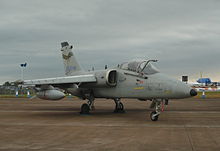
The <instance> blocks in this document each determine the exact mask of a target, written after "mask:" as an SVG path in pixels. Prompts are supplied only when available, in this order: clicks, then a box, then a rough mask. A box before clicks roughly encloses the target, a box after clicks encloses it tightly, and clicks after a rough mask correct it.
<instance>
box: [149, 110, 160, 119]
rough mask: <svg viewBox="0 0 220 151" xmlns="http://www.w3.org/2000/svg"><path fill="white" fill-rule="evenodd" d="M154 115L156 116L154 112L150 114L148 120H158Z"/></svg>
mask: <svg viewBox="0 0 220 151" xmlns="http://www.w3.org/2000/svg"><path fill="white" fill-rule="evenodd" d="M156 114H157V112H156V111H153V112H151V114H150V119H151V120H152V121H157V120H158V118H159V115H156Z"/></svg>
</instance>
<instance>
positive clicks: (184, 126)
mask: <svg viewBox="0 0 220 151" xmlns="http://www.w3.org/2000/svg"><path fill="white" fill-rule="evenodd" d="M0 126H58V127H60V126H62V127H63V126H71V127H74V126H75V127H134V128H136V127H147V128H220V125H197V124H196V125H193V124H190V125H176V124H172V125H165V124H162V125H152V124H150V125H149V123H146V124H88V123H86V124H80V123H24V122H23V123H17V122H16V123H11V122H10V123H0Z"/></svg>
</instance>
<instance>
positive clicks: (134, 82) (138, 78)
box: [69, 68, 193, 99]
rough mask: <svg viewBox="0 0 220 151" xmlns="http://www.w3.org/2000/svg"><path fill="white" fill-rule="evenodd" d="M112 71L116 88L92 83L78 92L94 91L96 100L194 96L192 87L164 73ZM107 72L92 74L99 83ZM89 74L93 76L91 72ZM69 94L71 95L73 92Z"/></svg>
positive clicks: (81, 87) (83, 86) (117, 69)
mask: <svg viewBox="0 0 220 151" xmlns="http://www.w3.org/2000/svg"><path fill="white" fill-rule="evenodd" d="M112 70H115V71H116V73H117V74H116V79H115V80H116V85H115V86H108V85H101V86H100V85H98V84H97V83H96V84H95V83H92V84H86V85H82V86H80V88H79V89H78V90H79V91H80V89H81V90H83V89H89V90H92V92H93V94H94V97H96V98H136V99H181V98H187V97H192V96H193V95H192V88H191V87H190V86H188V85H187V84H185V83H183V82H181V81H179V80H176V79H174V78H170V77H168V76H167V75H165V74H162V73H155V74H151V75H140V74H138V73H136V72H132V71H128V70H122V69H119V68H116V69H112ZM105 71H106V70H105ZM105 71H95V72H92V73H93V74H94V75H95V76H96V78H97V81H99V79H100V80H101V79H103V74H102V73H105ZM89 73H90V74H91V72H89ZM87 74H88V73H87ZM104 78H105V77H104ZM69 92H70V93H71V91H69ZM72 94H73V95H76V94H74V93H72Z"/></svg>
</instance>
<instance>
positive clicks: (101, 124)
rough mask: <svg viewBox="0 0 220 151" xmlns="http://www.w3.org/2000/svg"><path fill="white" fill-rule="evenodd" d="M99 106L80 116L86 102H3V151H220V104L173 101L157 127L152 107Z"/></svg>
mask: <svg viewBox="0 0 220 151" xmlns="http://www.w3.org/2000/svg"><path fill="white" fill-rule="evenodd" d="M122 102H123V103H124V106H125V109H126V112H125V113H117V114H116V113H113V109H114V102H113V101H112V100H101V99H100V100H96V102H95V107H96V109H95V111H92V112H91V114H90V115H80V114H79V110H80V106H81V104H82V103H84V101H80V100H77V99H72V98H67V99H64V100H61V101H56V102H53V101H44V100H39V99H33V100H30V99H0V150H2V151H12V150H13V151H14V150H16V151H29V150H30V151H37V150H43V151H72V150H77V151H78V150H79V151H84V150H89V151H103V150H105V151H111V150H118V151H122V150H125V151H136V150H137V151H147V150H154V151H157V150H161V151H220V99H204V100H202V99H186V100H171V101H170V102H169V106H167V107H166V109H165V112H163V113H162V114H161V115H160V117H159V120H158V121H157V122H153V121H151V120H150V118H149V115H150V112H151V110H150V109H149V106H150V102H141V101H138V100H122Z"/></svg>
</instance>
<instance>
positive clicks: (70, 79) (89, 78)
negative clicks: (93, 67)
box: [23, 74, 96, 85]
mask: <svg viewBox="0 0 220 151" xmlns="http://www.w3.org/2000/svg"><path fill="white" fill-rule="evenodd" d="M80 82H96V77H95V76H94V75H93V74H89V75H77V76H65V77H56V78H45V79H34V80H24V81H23V85H43V84H65V83H80Z"/></svg>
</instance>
